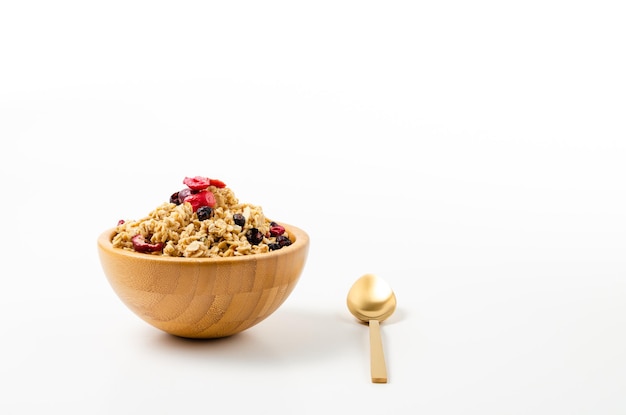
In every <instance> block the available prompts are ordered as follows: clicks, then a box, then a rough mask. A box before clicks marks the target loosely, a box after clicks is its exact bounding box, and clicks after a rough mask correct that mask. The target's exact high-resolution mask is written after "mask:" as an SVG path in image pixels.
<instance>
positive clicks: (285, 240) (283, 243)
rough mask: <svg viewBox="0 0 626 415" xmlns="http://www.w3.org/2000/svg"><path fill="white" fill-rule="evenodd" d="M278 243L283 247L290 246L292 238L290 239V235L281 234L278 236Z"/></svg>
mask: <svg viewBox="0 0 626 415" xmlns="http://www.w3.org/2000/svg"><path fill="white" fill-rule="evenodd" d="M276 243H277V244H279V245H280V246H281V247H283V246H289V245H291V239H289V237H287V236H286V235H279V236H277V237H276Z"/></svg>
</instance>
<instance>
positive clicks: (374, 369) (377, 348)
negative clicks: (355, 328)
mask: <svg viewBox="0 0 626 415" xmlns="http://www.w3.org/2000/svg"><path fill="white" fill-rule="evenodd" d="M369 326H370V368H371V374H372V382H373V383H387V366H386V364H385V354H384V353H383V341H382V338H381V337H380V322H379V321H378V320H370V321H369Z"/></svg>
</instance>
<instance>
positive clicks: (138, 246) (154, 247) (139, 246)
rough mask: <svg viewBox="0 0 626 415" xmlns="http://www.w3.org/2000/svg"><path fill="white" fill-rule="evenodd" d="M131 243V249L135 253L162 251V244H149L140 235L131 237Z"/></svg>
mask: <svg viewBox="0 0 626 415" xmlns="http://www.w3.org/2000/svg"><path fill="white" fill-rule="evenodd" d="M131 241H132V242H133V248H135V251H137V252H157V251H161V250H163V243H162V242H158V243H155V244H151V243H150V242H148V241H146V238H144V236H143V235H142V234H139V233H138V234H137V235H135V236H133V237H132V239H131Z"/></svg>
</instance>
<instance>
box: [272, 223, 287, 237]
mask: <svg viewBox="0 0 626 415" xmlns="http://www.w3.org/2000/svg"><path fill="white" fill-rule="evenodd" d="M283 233H285V227H284V226H281V225H279V224H277V223H276V222H272V223H271V224H270V235H272V236H280V235H282V234H283Z"/></svg>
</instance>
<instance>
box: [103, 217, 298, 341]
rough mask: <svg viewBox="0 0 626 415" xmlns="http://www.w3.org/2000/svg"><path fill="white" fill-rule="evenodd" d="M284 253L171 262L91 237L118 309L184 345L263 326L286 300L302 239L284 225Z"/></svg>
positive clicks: (108, 234) (107, 237) (295, 274)
mask: <svg viewBox="0 0 626 415" xmlns="http://www.w3.org/2000/svg"><path fill="white" fill-rule="evenodd" d="M283 226H285V228H286V230H287V232H288V233H289V236H290V238H291V239H292V240H293V241H294V242H293V243H292V244H291V245H290V246H288V247H284V248H282V249H280V250H277V251H272V252H269V253H264V254H255V255H247V256H240V257H231V258H172V257H163V256H155V255H149V254H141V253H136V252H132V251H127V250H122V249H119V248H113V246H112V244H111V238H112V236H113V233H114V229H109V230H107V231H106V232H103V233H102V234H101V235H100V236H99V237H98V253H99V256H100V263H101V265H102V269H103V271H104V274H105V275H106V277H107V279H108V281H109V283H110V285H111V287H112V288H113V290H114V291H115V293H116V294H117V295H118V297H119V298H120V299H121V300H122V302H123V303H124V304H125V305H126V306H127V307H128V308H129V309H130V310H131V311H132V312H134V313H135V314H136V315H137V316H139V317H140V318H141V319H143V320H144V321H146V322H147V323H149V324H151V325H152V326H154V327H156V328H158V329H160V330H163V331H165V332H167V333H170V334H172V335H175V336H180V337H187V338H217V337H226V336H231V335H233V334H236V333H239V332H241V331H243V330H246V329H248V328H250V327H252V326H254V325H256V324H258V323H259V322H261V321H263V320H264V319H266V318H267V317H268V316H270V315H271V314H272V313H273V312H274V311H276V310H277V309H278V307H280V305H281V304H282V303H283V302H284V301H285V300H286V299H287V297H288V296H289V295H290V294H291V292H292V291H293V289H294V287H295V286H296V284H297V282H298V280H299V279H300V275H301V273H302V270H303V269H304V266H305V263H306V260H307V255H308V249H309V237H308V235H307V234H306V233H305V232H304V231H303V230H301V229H299V228H297V227H295V226H291V225H288V224H283Z"/></svg>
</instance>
